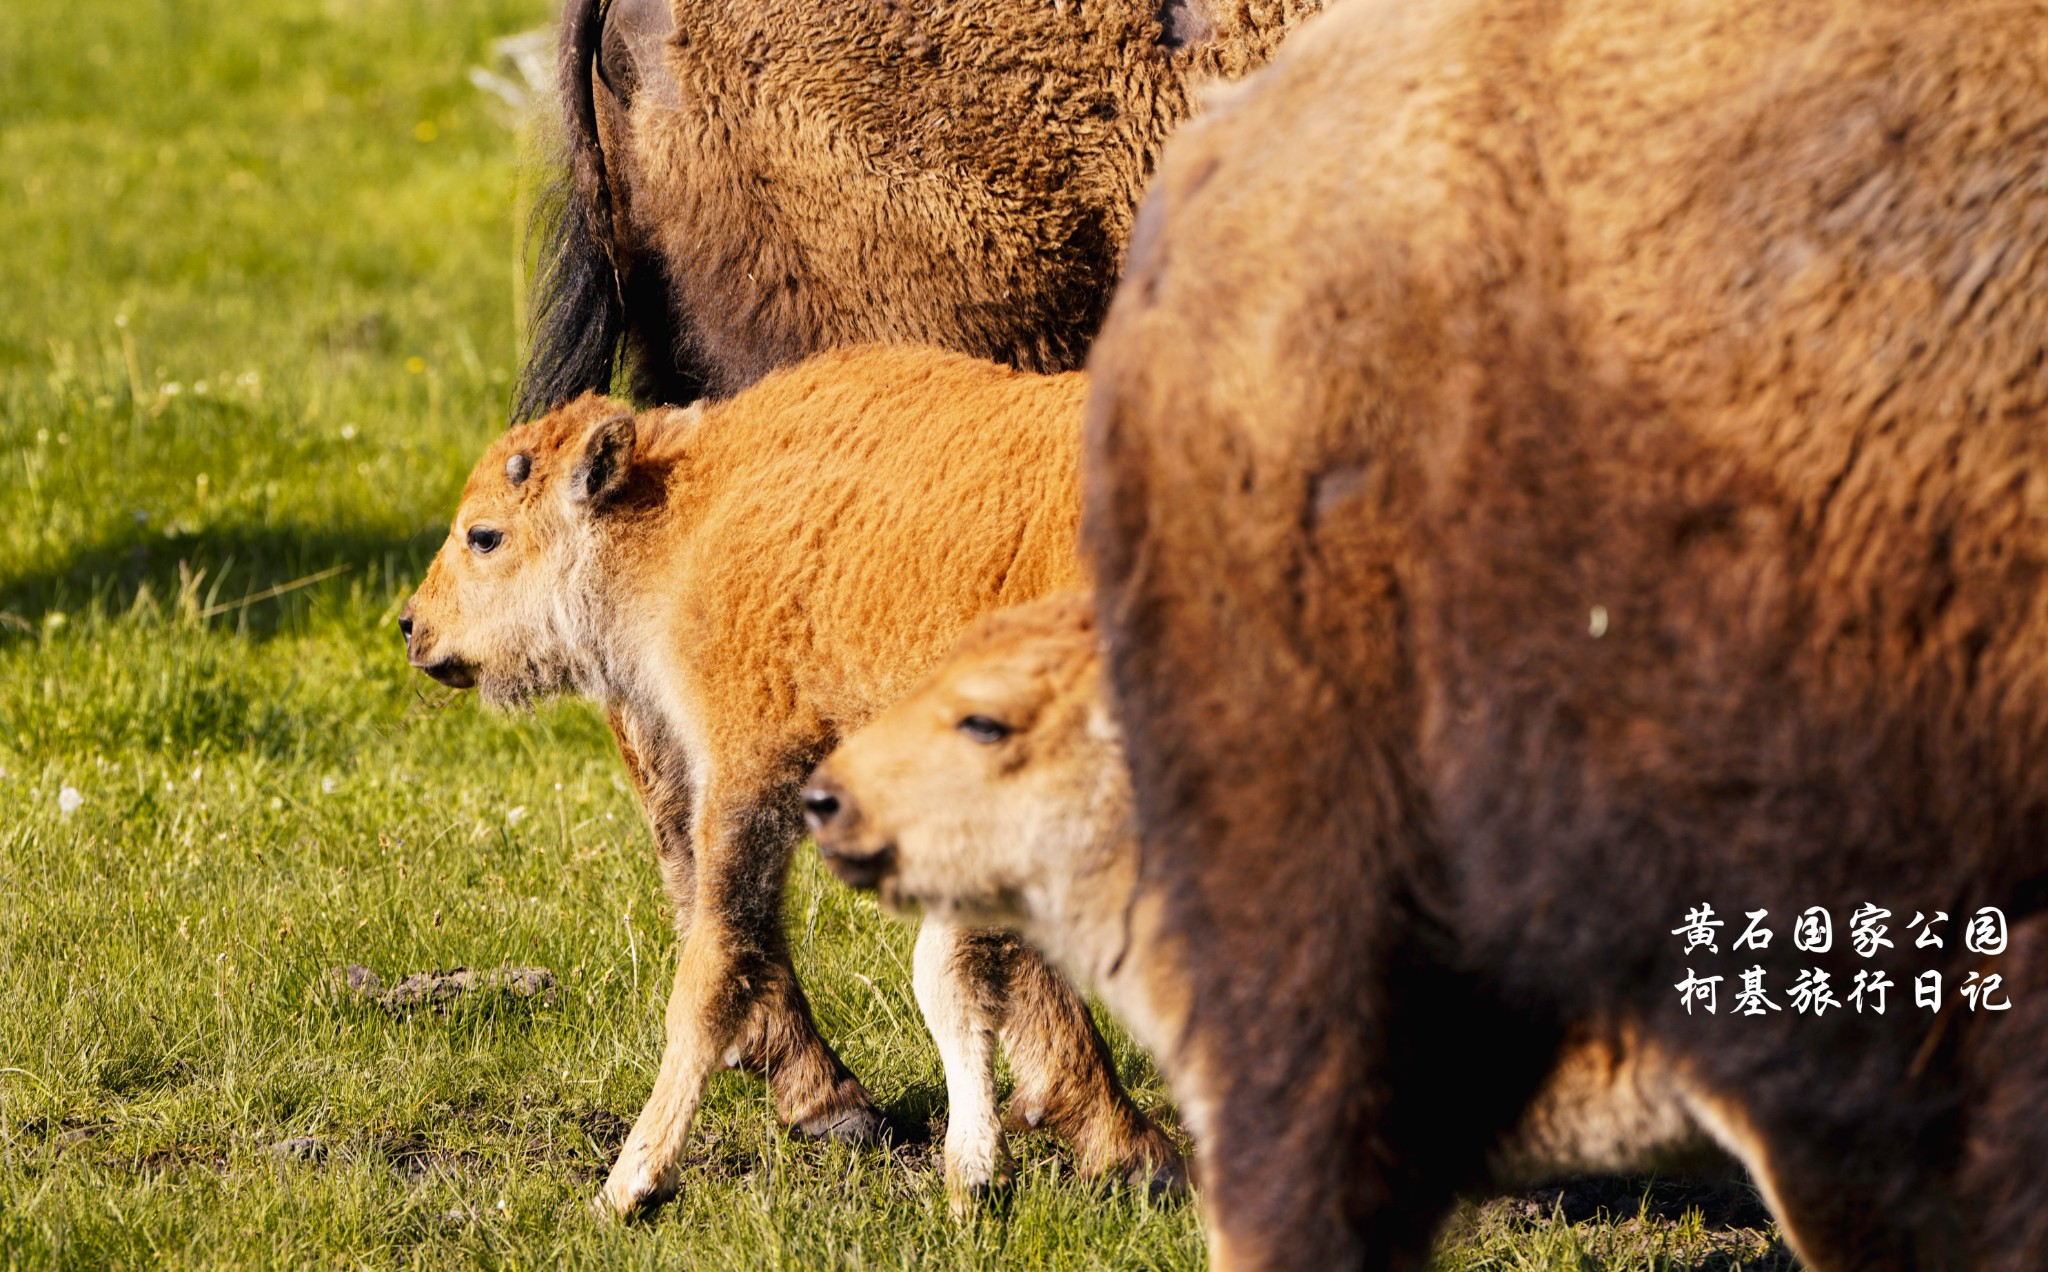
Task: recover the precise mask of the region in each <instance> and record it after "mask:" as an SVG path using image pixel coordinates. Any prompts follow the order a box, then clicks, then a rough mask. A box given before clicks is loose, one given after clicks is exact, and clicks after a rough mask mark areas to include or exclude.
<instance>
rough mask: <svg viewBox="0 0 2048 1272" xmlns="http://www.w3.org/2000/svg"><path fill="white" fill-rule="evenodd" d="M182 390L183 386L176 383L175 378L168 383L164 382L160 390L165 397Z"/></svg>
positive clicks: (177, 393) (173, 395)
mask: <svg viewBox="0 0 2048 1272" xmlns="http://www.w3.org/2000/svg"><path fill="white" fill-rule="evenodd" d="M184 391H185V386H184V385H182V384H180V383H178V382H177V381H176V380H173V381H171V382H170V383H169V384H166V385H165V386H164V387H163V389H162V390H161V392H162V393H163V395H164V396H165V397H176V396H178V395H179V394H180V393H183V392H184Z"/></svg>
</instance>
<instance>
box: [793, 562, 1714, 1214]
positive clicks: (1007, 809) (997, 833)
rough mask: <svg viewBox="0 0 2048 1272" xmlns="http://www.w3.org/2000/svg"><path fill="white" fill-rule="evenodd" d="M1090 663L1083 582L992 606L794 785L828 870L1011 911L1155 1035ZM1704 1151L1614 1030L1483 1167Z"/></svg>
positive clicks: (1177, 1007) (1143, 920) (1037, 940)
mask: <svg viewBox="0 0 2048 1272" xmlns="http://www.w3.org/2000/svg"><path fill="white" fill-rule="evenodd" d="M1101 682H1102V660H1101V658H1100V657H1099V656H1098V653H1097V648H1096V640H1095V612H1094V608H1093V603H1092V601H1091V600H1090V599H1089V598H1087V597H1085V596H1082V595H1080V594H1077V593H1062V594H1060V595H1058V596H1052V597H1047V598H1045V599H1044V600H1039V601H1032V602H1028V603H1026V604H1023V605H1017V606H1013V607H1011V608H1009V609H1005V610H998V611H996V612H995V613H993V614H989V615H986V616H984V617H983V618H981V619H979V620H977V621H976V622H975V624H974V626H972V627H970V628H969V629H968V631H967V634H966V635H965V636H963V637H962V638H961V640H960V643H959V644H958V645H957V646H955V647H954V650H953V652H952V653H951V654H949V655H947V657H946V660H945V661H944V662H943V663H941V664H940V665H939V666H938V667H937V668H936V669H935V670H934V671H933V672H932V674H931V675H930V676H929V677H927V678H926V679H925V681H924V682H923V683H922V684H920V685H919V686H918V687H917V688H916V689H913V690H912V691H911V692H910V693H908V694H906V695H904V696H903V697H902V698H900V699H898V700H897V701H896V703H895V705H893V706H891V707H890V708H889V709H888V710H887V711H884V712H883V713H882V714H880V715H879V716H877V717H876V718H875V719H873V720H871V721H870V722H869V723H868V724H867V725H866V726H865V727H863V728H862V729H861V730H860V731H859V732H858V733H855V734H854V735H853V736H852V737H850V738H848V739H847V740H846V741H845V742H843V743H841V744H840V746H839V749H838V750H836V751H834V752H833V753H832V755H831V757H830V758H829V759H827V760H826V761H825V763H823V764H821V765H819V766H818V771H817V772H816V773H815V774H813V775H812V777H811V785H810V787H809V788H808V789H807V790H806V798H807V799H810V798H816V797H818V796H824V797H827V798H829V800H830V802H831V805H832V807H833V815H832V816H831V817H829V818H819V819H814V820H813V822H812V829H813V832H814V833H815V834H816V836H817V840H818V847H819V849H820V851H821V852H822V853H823V854H824V856H825V859H826V861H827V862H828V863H829V864H830V865H831V866H832V868H833V870H834V871H835V872H836V873H838V874H839V875H840V877H841V878H843V879H846V880H847V881H848V882H850V883H853V884H854V885H855V886H857V887H871V888H875V889H876V890H877V891H879V892H880V894H881V896H882V899H883V901H884V903H885V904H887V905H889V906H891V907H892V908H898V909H907V910H913V911H914V912H918V913H922V914H926V915H941V916H944V917H946V918H948V919H949V920H951V921H953V922H956V923H964V924H990V925H996V926H1001V927H1007V928H1013V929H1015V930H1016V931H1018V932H1020V933H1021V934H1023V935H1024V936H1025V937H1026V938H1027V939H1029V940H1030V941H1031V942H1032V944H1034V945H1036V946H1037V947H1038V948H1040V949H1042V950H1044V951H1046V953H1047V954H1048V955H1049V956H1050V957H1051V958H1052V960H1053V961H1054V962H1055V963H1056V964H1058V965H1059V966H1060V968H1061V969H1062V970H1064V971H1066V972H1067V973H1068V974H1070V975H1072V976H1074V977H1075V978H1076V979H1078V980H1080V981H1082V982H1083V983H1085V984H1088V985H1091V986H1092V987H1093V988H1095V989H1096V990H1097V991H1098V992H1100V993H1101V994H1102V996H1103V999H1104V1001H1106V1002H1107V1003H1108V1004H1109V1006H1110V1008H1111V1010H1113V1011H1115V1012H1116V1014H1117V1015H1118V1016H1119V1017H1121V1018H1122V1019H1123V1020H1124V1021H1125V1022H1126V1023H1127V1024H1129V1025H1130V1026H1131V1029H1132V1031H1133V1032H1134V1033H1136V1034H1137V1035H1138V1037H1139V1038H1140V1040H1141V1041H1144V1042H1145V1043H1146V1044H1147V1045H1148V1046H1155V1047H1157V1046H1164V1045H1169V1044H1171V1043H1173V1042H1174V1041H1175V1040H1176V1039H1175V1034H1174V1029H1175V1027H1176V1022H1179V1021H1181V1020H1183V1019H1185V1017H1186V1001H1187V987H1186V985H1185V983H1184V982H1183V981H1182V980H1181V979H1180V978H1179V976H1178V969H1179V967H1180V958H1179V956H1178V954H1177V952H1176V948H1175V945H1174V942H1172V941H1171V940H1170V939H1169V937H1170V934H1169V933H1168V932H1167V931H1166V930H1165V929H1163V928H1162V927H1161V925H1160V922H1159V920H1160V906H1159V898H1158V896H1157V895H1155V894H1150V893H1140V892H1138V891H1137V882H1138V843H1137V838H1136V836H1135V833H1134V827H1133V825H1132V822H1131V817H1130V811H1131V792H1130V783H1129V781H1128V780H1127V778H1126V776H1125V767H1124V755H1123V747H1122V744H1121V739H1120V735H1119V733H1118V731H1117V728H1116V724H1115V721H1114V720H1112V719H1111V718H1110V715H1109V710H1108V704H1107V702H1106V701H1105V699H1104V696H1103V694H1102V691H1101V689H1102V683H1101ZM990 724H993V725H995V726H996V727H994V728H990V727H989V726H990ZM1711 1159H1712V1153H1711V1145H1710V1143H1709V1142H1708V1141H1707V1140H1706V1139H1705V1137H1704V1135H1703V1133H1702V1132H1701V1130H1700V1128H1699V1127H1698V1126H1697V1125H1695V1124H1694V1123H1693V1122H1692V1121H1691V1119H1690V1118H1689V1117H1688V1116H1687V1115H1686V1112H1685V1108H1684V1102H1683V1100H1682V1099H1681V1098H1680V1095H1679V1093H1678V1091H1677V1090H1676V1083H1675V1082H1674V1081H1673V1080H1672V1077H1671V1075H1670V1074H1669V1073H1668V1066H1667V1065H1665V1064H1664V1063H1663V1062H1662V1057H1661V1056H1659V1055H1657V1054H1655V1053H1654V1052H1651V1051H1650V1050H1648V1049H1647V1048H1645V1047H1643V1046H1642V1045H1641V1044H1640V1043H1639V1042H1638V1041H1637V1040H1636V1039H1635V1037H1634V1036H1633V1031H1627V1032H1617V1033H1615V1034H1614V1035H1612V1036H1599V1037H1588V1038H1586V1039H1584V1040H1583V1041H1579V1042H1575V1043H1574V1044H1573V1045H1571V1046H1568V1047H1567V1048H1566V1049H1565V1053H1564V1057H1563V1059H1561V1060H1560V1062H1559V1064H1558V1067H1557V1070H1556V1071H1555V1072H1553V1073H1552V1074H1551V1076H1550V1078H1549V1080H1548V1082H1547V1083H1546V1084H1545V1087H1544V1091H1543V1094H1542V1096H1541V1097H1540V1098H1538V1099H1537V1100H1536V1102H1535V1103H1534V1104H1533V1105H1532V1106H1531V1108H1530V1109H1529V1111H1528V1113H1527V1114H1526V1115H1525V1116H1524V1118H1523V1119H1522V1121H1521V1123H1520V1124H1519V1125H1518V1126H1517V1127H1516V1128H1515V1130H1514V1133H1513V1134H1511V1135H1509V1136H1508V1137H1507V1138H1506V1139H1505V1140H1504V1141H1503V1142H1502V1143H1500V1144H1499V1145H1497V1146H1496V1147H1495V1148H1494V1149H1493V1151H1492V1156H1491V1161H1492V1171H1491V1173H1492V1175H1493V1176H1494V1177H1495V1178H1497V1179H1499V1180H1502V1181H1504V1182H1523V1181H1528V1180H1533V1179H1537V1178H1541V1177H1544V1176H1550V1175H1557V1174H1560V1173H1565V1172H1591V1171H1613V1170H1623V1169H1630V1170H1641V1169H1649V1168H1652V1167H1656V1168H1662V1169H1672V1168H1680V1169H1683V1168H1689V1167H1693V1166H1697V1165H1703V1164H1705V1163H1706V1162H1707V1161H1709V1160H1711Z"/></svg>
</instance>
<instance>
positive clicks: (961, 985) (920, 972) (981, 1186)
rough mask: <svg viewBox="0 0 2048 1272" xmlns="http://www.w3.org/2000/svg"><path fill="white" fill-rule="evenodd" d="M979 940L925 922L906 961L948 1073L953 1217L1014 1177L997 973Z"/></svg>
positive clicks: (929, 918) (931, 919) (936, 921)
mask: <svg viewBox="0 0 2048 1272" xmlns="http://www.w3.org/2000/svg"><path fill="white" fill-rule="evenodd" d="M978 935H979V934H978V933H976V932H975V931H974V930H973V929H969V928H964V927H960V926H958V925H956V924H953V923H950V922H948V921H947V920H945V919H942V918H937V917H935V916H933V915H930V914H927V915H926V916H925V919H924V923H923V925H922V926H921V927H919V928H918V932H917V950H916V953H915V954H914V956H913V959H912V980H913V983H914V984H915V986H916V989H917V1005H918V1007H919V1008H920V1009H922V1010H923V1012H924V1021H925V1027H926V1028H928V1029H930V1030H931V1034H932V1039H933V1041H935V1042H936V1043H938V1046H939V1059H940V1061H941V1062H942V1063H943V1064H944V1065H945V1069H946V1191H947V1193H948V1194H949V1195H950V1196H951V1197H952V1199H953V1205H954V1207H955V1208H956V1209H958V1208H960V1207H962V1206H964V1205H965V1204H966V1203H967V1202H968V1201H969V1200H970V1199H971V1198H972V1197H973V1196H974V1195H975V1194H977V1193H981V1192H985V1191H987V1190H989V1189H992V1188H997V1187H1001V1186H1003V1185H1005V1184H1008V1183H1009V1182H1010V1179H1011V1178H1012V1176H1013V1175H1014V1174H1015V1173H1016V1163H1015V1162H1013V1161H1012V1160H1011V1159H1010V1149H1009V1146H1008V1145H1006V1144H1004V1143H1003V1125H1002V1120H1001V1118H999V1117H998V1116H997V1114H996V1076H995V1062H996V1031H997V1029H998V1027H999V1025H998V1022H999V1020H1000V1009H999V1003H998V996H999V993H1000V988H1001V983H1000V982H1001V968H1000V966H998V965H995V964H993V963H992V962H991V960H990V958H989V950H988V949H987V948H986V944H985V943H984V942H982V941H980V940H977V939H976V937H977V936H978Z"/></svg>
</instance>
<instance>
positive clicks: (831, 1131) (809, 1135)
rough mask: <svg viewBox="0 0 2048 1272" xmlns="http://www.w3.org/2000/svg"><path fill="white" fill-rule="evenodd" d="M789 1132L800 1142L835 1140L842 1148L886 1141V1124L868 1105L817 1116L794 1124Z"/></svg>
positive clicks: (879, 1113) (887, 1130)
mask: <svg viewBox="0 0 2048 1272" xmlns="http://www.w3.org/2000/svg"><path fill="white" fill-rule="evenodd" d="M790 1131H791V1132H792V1133H793V1134H795V1135H798V1136H800V1137H802V1138H804V1139H822V1140H837V1141H839V1142H840V1143H842V1144H879V1143H881V1142H882V1141H883V1140H884V1139H886V1138H887V1137H888V1134H889V1123H888V1121H887V1119H885V1118H884V1117H883V1116H882V1114H881V1112H880V1111H879V1110H877V1109H876V1108H875V1106H874V1105H872V1104H860V1105H855V1106H854V1107H853V1108H850V1109H839V1110H837V1111H835V1112H831V1113H820V1114H819V1115H818V1116H816V1117H814V1118H811V1119H810V1120H809V1121H804V1122H798V1123H797V1124H796V1125H794V1126H792V1127H791V1128H790Z"/></svg>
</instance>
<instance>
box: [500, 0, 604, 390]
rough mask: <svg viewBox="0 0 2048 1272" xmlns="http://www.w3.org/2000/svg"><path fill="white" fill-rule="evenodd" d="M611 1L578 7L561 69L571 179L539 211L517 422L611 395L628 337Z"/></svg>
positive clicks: (570, 15) (574, 1)
mask: <svg viewBox="0 0 2048 1272" xmlns="http://www.w3.org/2000/svg"><path fill="white" fill-rule="evenodd" d="M608 3H609V0H569V3H568V6H567V7H566V8H565V9H564V10H563V13H562V34H561V42H560V45H559V56H558V60H557V64H556V76H557V80H556V82H557V86H558V88H559V90H560V93H561V98H562V115H563V122H564V124H565V126H566V129H567V134H566V136H565V137H564V138H563V144H562V148H563V150H564V151H565V152H566V153H565V158H566V159H567V160H568V164H567V167H568V171H567V172H566V173H565V174H564V175H563V177H562V179H561V180H559V181H557V182H555V183H554V184H553V185H552V186H551V187H550V188H549V189H548V190H547V191H546V193H545V194H544V195H543V196H542V197H541V199H540V200H539V201H538V202H537V203H536V205H535V207H534V211H533V222H532V224H531V226H530V227H529V232H530V233H534V234H538V235H540V236H541V264H540V270H539V273H538V274H537V275H536V276H535V279H534V288H533V311H532V320H531V321H532V335H533V343H532V347H531V349H530V350H529V351H528V353H527V356H526V366H525V368H524V369H522V370H521V371H520V373H519V382H518V384H517V385H516V386H515V387H514V390H513V403H512V418H513V419H514V420H525V419H532V418H533V417H534V416H537V415H543V414H545V413H547V412H548V411H550V410H552V409H553V408H555V407H556V406H558V405H560V404H561V403H563V402H566V401H568V400H570V399H571V398H574V397H576V396H577V395H579V394H581V393H583V392H584V391H585V390H587V389H594V390H596V391H598V392H600V393H604V392H608V391H609V390H610V389H611V386H612V376H613V374H614V373H615V372H616V371H617V370H618V366H619V356H620V350H621V347H622V345H623V344H624V341H625V337H626V305H625V296H624V288H623V285H622V281H621V275H620V270H619V260H618V240H617V237H616V236H615V234H614V232H613V225H612V194H611V187H610V185H608V184H607V183H606V181H605V165H604V150H603V149H602V148H601V147H600V146H599V145H598V141H597V99H596V96H595V89H594V88H593V86H592V81H593V79H594V77H595V75H596V58H597V51H598V41H599V40H600V39H601V38H602V37H603V34H604V17H605V8H606V6H607V4H608Z"/></svg>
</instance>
